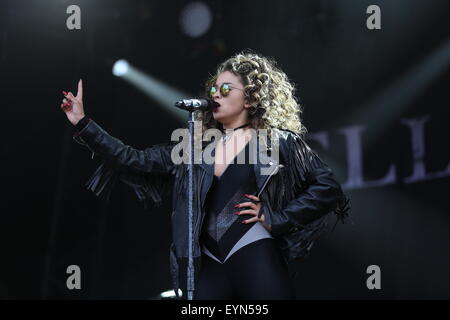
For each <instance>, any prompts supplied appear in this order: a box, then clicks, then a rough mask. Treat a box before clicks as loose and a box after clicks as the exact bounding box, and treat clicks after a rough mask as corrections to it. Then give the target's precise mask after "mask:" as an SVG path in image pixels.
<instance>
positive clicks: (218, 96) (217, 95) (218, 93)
mask: <svg viewBox="0 0 450 320" xmlns="http://www.w3.org/2000/svg"><path fill="white" fill-rule="evenodd" d="M216 98H220V92H219V91H218V90H217V92H216V93H214V94H213V99H214V100H216Z"/></svg>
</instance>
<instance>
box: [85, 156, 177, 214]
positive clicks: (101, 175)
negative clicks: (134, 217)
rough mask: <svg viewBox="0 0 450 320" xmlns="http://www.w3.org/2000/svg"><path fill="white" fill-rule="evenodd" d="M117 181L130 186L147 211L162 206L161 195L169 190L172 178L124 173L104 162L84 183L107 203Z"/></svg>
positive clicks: (109, 162)
mask: <svg viewBox="0 0 450 320" xmlns="http://www.w3.org/2000/svg"><path fill="white" fill-rule="evenodd" d="M118 180H119V181H122V182H123V183H125V184H126V185H128V186H130V187H131V188H132V189H133V191H134V192H135V194H136V196H137V198H138V199H139V201H140V202H142V203H143V205H144V209H149V208H151V207H159V206H160V205H161V204H162V198H163V195H164V194H166V192H168V191H169V190H170V185H171V182H172V177H171V176H169V175H163V174H148V173H138V172H133V171H129V170H128V171H125V170H123V169H121V168H120V167H118V166H117V165H115V164H114V163H113V162H111V161H108V160H105V161H103V162H102V163H101V164H100V166H99V167H98V168H97V169H96V171H95V172H94V174H93V175H92V176H91V177H90V178H89V180H88V181H87V182H86V188H87V189H88V190H89V191H92V192H93V193H94V194H95V195H96V196H102V197H103V198H104V199H105V200H106V202H108V203H109V201H110V196H111V192H112V189H113V188H114V186H115V184H116V183H117V181H118Z"/></svg>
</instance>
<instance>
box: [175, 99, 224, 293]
mask: <svg viewBox="0 0 450 320" xmlns="http://www.w3.org/2000/svg"><path fill="white" fill-rule="evenodd" d="M215 105H216V103H215V102H214V101H211V100H208V99H190V100H179V101H178V102H176V103H175V106H176V107H177V108H181V109H184V110H187V111H189V120H188V127H189V148H188V152H189V163H188V193H189V194H188V197H189V200H188V201H189V205H188V224H189V239H188V242H189V244H188V266H187V284H186V290H187V299H188V300H192V299H193V293H194V289H195V288H194V276H195V274H194V258H193V247H194V235H193V233H194V228H193V223H194V174H193V173H194V124H195V114H196V113H195V112H196V111H200V110H207V109H208V108H212V107H213V106H215ZM197 214H198V215H199V214H201V213H197ZM197 218H199V217H197Z"/></svg>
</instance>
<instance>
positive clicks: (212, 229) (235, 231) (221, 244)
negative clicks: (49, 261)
mask: <svg viewBox="0 0 450 320" xmlns="http://www.w3.org/2000/svg"><path fill="white" fill-rule="evenodd" d="M248 149H249V144H247V145H246V146H245V148H244V149H243V150H242V151H241V152H240V153H242V152H244V153H245V163H242V164H241V163H236V164H235V163H234V162H237V161H238V160H237V157H238V156H236V157H235V158H234V161H233V162H232V163H230V165H228V167H227V168H226V169H225V171H224V172H223V173H222V175H221V176H220V177H217V176H216V175H214V179H213V184H212V186H211V188H210V190H209V192H208V195H207V198H206V202H205V211H206V217H205V221H204V225H203V229H202V233H201V235H202V237H201V239H200V241H201V243H202V244H203V246H202V251H203V252H204V253H205V254H207V255H208V256H210V257H211V258H212V259H214V260H216V261H217V262H220V263H223V262H225V261H226V260H227V259H228V258H229V257H230V256H231V255H232V254H233V253H234V252H236V251H237V250H239V249H240V248H242V247H244V246H245V245H247V244H249V243H251V242H254V241H257V240H260V239H264V238H272V236H271V235H270V233H269V232H268V231H267V230H266V229H265V228H264V227H263V225H262V224H261V223H260V222H256V223H255V222H253V223H248V224H242V223H241V222H242V221H244V220H247V219H250V218H252V217H254V215H250V214H242V215H236V214H234V212H236V211H240V210H239V209H240V208H235V205H236V204H239V203H243V202H249V201H251V199H249V198H247V197H245V196H244V194H255V193H256V182H255V173H254V171H253V164H251V163H250V161H249V155H248ZM246 209H248V208H246V207H245V208H244V207H243V208H242V209H241V210H246Z"/></svg>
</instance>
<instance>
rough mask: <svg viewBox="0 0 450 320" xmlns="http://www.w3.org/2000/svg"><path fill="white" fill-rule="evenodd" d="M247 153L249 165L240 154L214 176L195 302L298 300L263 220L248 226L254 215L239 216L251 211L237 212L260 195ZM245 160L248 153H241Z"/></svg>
mask: <svg viewBox="0 0 450 320" xmlns="http://www.w3.org/2000/svg"><path fill="white" fill-rule="evenodd" d="M248 149H249V143H247V145H246V147H245V148H244V149H243V150H242V151H241V153H242V152H245V160H246V161H245V163H244V164H241V163H239V162H238V161H239V160H240V159H241V158H240V157H239V158H238V156H236V157H235V158H234V161H232V162H231V163H230V164H229V165H228V166H227V168H226V169H225V171H224V172H223V173H222V175H221V176H220V177H217V176H214V179H213V184H212V186H211V187H210V189H209V191H208V194H207V198H206V201H205V211H206V216H205V220H204V223H203V226H202V232H201V236H200V244H201V246H202V265H201V269H200V272H199V275H198V277H197V278H196V285H195V290H194V298H195V299H199V300H206V299H294V297H295V293H294V288H293V285H292V282H291V279H290V278H289V274H288V269H287V265H286V263H285V261H284V259H283V257H282V255H281V252H280V251H279V249H278V247H277V246H276V244H275V242H274V239H273V238H272V236H271V235H270V233H269V232H268V231H267V230H266V229H265V228H264V226H263V225H262V224H261V223H260V222H252V223H248V224H242V223H241V221H244V220H248V219H250V218H252V217H254V215H251V214H242V215H235V214H234V212H236V211H240V210H248V209H249V208H248V207H242V208H235V205H236V204H238V203H242V202H250V201H251V199H249V198H247V197H245V196H244V194H245V193H247V194H255V193H256V181H255V174H254V168H253V164H250V161H249V155H248ZM241 156H242V155H241Z"/></svg>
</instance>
